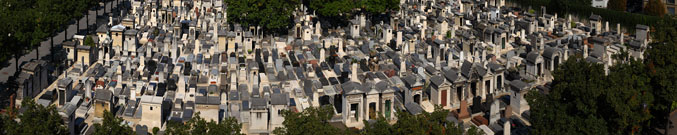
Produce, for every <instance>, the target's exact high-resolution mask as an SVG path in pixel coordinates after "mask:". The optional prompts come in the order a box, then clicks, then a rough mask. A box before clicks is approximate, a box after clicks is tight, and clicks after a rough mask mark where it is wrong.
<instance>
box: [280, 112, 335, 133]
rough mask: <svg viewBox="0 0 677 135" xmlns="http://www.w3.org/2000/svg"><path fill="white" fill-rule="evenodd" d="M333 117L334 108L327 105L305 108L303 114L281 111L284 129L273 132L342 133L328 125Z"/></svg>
mask: <svg viewBox="0 0 677 135" xmlns="http://www.w3.org/2000/svg"><path fill="white" fill-rule="evenodd" d="M333 115H334V108H333V107H332V106H329V105H325V106H322V107H318V108H315V107H310V108H306V109H305V110H304V111H303V112H292V111H289V110H285V111H282V116H284V122H282V124H283V125H284V127H278V128H276V129H275V130H274V131H273V134H277V135H301V134H313V135H334V134H340V133H342V132H345V131H342V130H340V129H338V128H336V127H333V126H331V125H329V120H330V119H331V117H332V116H333Z"/></svg>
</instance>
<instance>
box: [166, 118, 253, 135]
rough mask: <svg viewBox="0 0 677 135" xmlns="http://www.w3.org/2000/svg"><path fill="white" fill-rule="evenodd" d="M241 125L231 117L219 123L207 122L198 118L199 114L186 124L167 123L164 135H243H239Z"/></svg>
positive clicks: (240, 134)
mask: <svg viewBox="0 0 677 135" xmlns="http://www.w3.org/2000/svg"><path fill="white" fill-rule="evenodd" d="M240 129H242V124H239V123H237V120H236V119H235V118H233V117H228V118H226V119H225V120H223V121H221V122H216V121H209V122H207V120H205V119H204V118H202V117H200V113H196V114H195V116H194V117H193V118H191V119H190V120H188V121H187V122H186V123H180V122H176V121H169V122H168V123H167V128H166V130H165V134H170V135H188V134H193V135H244V134H242V133H240Z"/></svg>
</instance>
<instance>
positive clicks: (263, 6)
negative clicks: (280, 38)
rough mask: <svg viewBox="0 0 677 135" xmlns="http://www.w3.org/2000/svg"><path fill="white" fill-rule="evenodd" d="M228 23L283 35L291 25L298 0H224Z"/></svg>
mask: <svg viewBox="0 0 677 135" xmlns="http://www.w3.org/2000/svg"><path fill="white" fill-rule="evenodd" d="M225 3H226V5H228V8H227V9H226V11H227V12H228V19H229V22H232V23H239V24H241V25H243V26H245V27H246V26H261V27H262V28H263V30H265V31H270V32H274V33H285V32H287V31H288V29H287V28H288V26H291V23H292V18H291V17H292V13H293V11H294V10H295V9H296V6H297V5H298V4H299V1H298V0H225Z"/></svg>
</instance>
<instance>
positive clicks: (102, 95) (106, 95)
mask: <svg viewBox="0 0 677 135" xmlns="http://www.w3.org/2000/svg"><path fill="white" fill-rule="evenodd" d="M112 98H113V92H111V91H110V90H105V89H104V90H97V91H96V93H95V95H94V99H95V100H101V101H111V99H112Z"/></svg>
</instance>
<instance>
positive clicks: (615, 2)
mask: <svg viewBox="0 0 677 135" xmlns="http://www.w3.org/2000/svg"><path fill="white" fill-rule="evenodd" d="M627 6H628V1H627V0H609V3H608V4H607V8H609V9H611V10H616V11H625V10H626V9H627Z"/></svg>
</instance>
